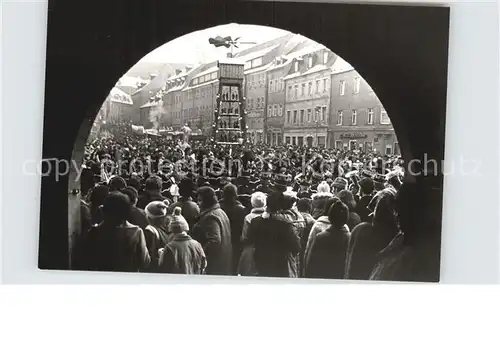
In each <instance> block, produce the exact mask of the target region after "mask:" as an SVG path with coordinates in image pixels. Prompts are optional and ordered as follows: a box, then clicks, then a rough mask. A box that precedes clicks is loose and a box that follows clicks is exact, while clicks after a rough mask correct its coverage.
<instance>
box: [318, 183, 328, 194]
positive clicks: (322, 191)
mask: <svg viewBox="0 0 500 351" xmlns="http://www.w3.org/2000/svg"><path fill="white" fill-rule="evenodd" d="M317 191H318V192H317V194H325V193H328V194H330V185H328V183H327V182H326V181H322V182H321V183H319V185H318V190H317Z"/></svg>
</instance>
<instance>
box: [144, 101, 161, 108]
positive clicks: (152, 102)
mask: <svg viewBox="0 0 500 351" xmlns="http://www.w3.org/2000/svg"><path fill="white" fill-rule="evenodd" d="M158 105H160V101H148V102H146V103H145V104H144V105H142V106H141V108H145V107H153V106H158Z"/></svg>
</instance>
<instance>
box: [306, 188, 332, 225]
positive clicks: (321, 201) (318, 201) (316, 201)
mask: <svg viewBox="0 0 500 351" xmlns="http://www.w3.org/2000/svg"><path fill="white" fill-rule="evenodd" d="M332 197H333V194H332V193H331V192H330V186H329V185H328V183H327V182H326V181H323V182H321V183H320V184H319V185H318V190H317V192H316V193H314V194H312V196H311V199H312V216H313V218H314V219H318V218H319V217H320V216H321V214H322V213H323V212H324V207H325V203H326V202H327V201H328V200H329V199H331V198H332Z"/></svg>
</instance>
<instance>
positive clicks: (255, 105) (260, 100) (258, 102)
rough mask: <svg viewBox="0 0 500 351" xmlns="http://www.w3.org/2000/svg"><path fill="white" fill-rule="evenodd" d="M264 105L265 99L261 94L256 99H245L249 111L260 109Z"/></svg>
mask: <svg viewBox="0 0 500 351" xmlns="http://www.w3.org/2000/svg"><path fill="white" fill-rule="evenodd" d="M265 105H266V101H265V99H264V97H263V96H261V97H257V98H256V99H254V98H249V99H247V110H249V111H252V110H258V109H262V108H264V107H265Z"/></svg>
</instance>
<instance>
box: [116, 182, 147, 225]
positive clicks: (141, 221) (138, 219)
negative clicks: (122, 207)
mask: <svg viewBox="0 0 500 351" xmlns="http://www.w3.org/2000/svg"><path fill="white" fill-rule="evenodd" d="M122 193H124V194H125V195H127V196H128V197H129V199H130V202H131V203H132V208H131V210H130V216H129V218H128V221H129V222H130V223H132V224H135V225H137V226H139V228H141V229H142V230H145V229H146V227H147V226H148V225H149V222H148V219H147V217H146V211H144V210H143V209H142V208H138V207H137V206H136V205H137V201H138V199H139V194H138V192H137V190H135V188H132V187H131V186H129V187H126V188H125V189H123V190H122Z"/></svg>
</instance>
